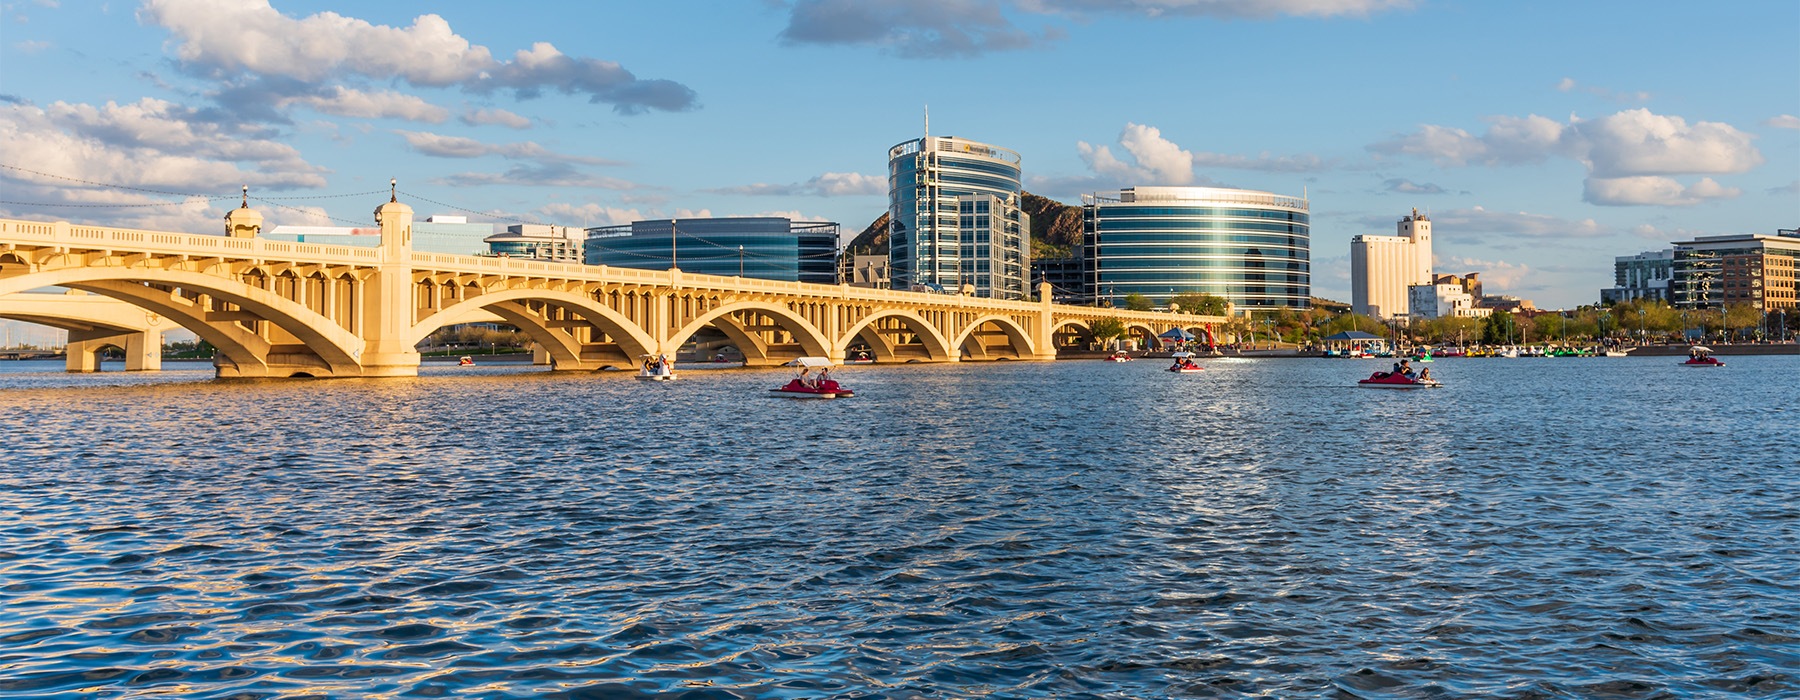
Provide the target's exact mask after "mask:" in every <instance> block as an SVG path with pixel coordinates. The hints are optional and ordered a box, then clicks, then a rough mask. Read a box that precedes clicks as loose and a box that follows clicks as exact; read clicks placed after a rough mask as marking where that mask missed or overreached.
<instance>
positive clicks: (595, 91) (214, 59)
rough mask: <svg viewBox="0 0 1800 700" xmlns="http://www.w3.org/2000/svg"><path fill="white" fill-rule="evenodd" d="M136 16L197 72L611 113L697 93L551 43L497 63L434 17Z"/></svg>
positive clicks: (155, 11) (194, 7)
mask: <svg viewBox="0 0 1800 700" xmlns="http://www.w3.org/2000/svg"><path fill="white" fill-rule="evenodd" d="M138 18H139V19H140V20H141V21H143V22H145V23H147V24H153V25H156V26H160V27H163V28H164V29H167V30H168V31H169V32H170V34H171V35H172V39H171V42H172V43H173V44H174V47H175V56H176V59H177V60H178V61H179V62H180V63H181V64H182V65H183V66H184V67H185V68H187V69H189V70H191V71H194V72H198V73H201V74H208V75H214V76H218V77H228V76H231V75H236V74H251V75H257V76H265V77H281V78H289V79H294V80H299V81H303V82H309V83H318V82H322V81H326V80H332V79H341V78H346V77H352V76H354V77H361V78H367V79H372V80H394V79H398V80H404V81H406V82H407V83H410V84H412V85H415V86H420V87H453V86H454V87H460V88H462V89H463V90H466V91H469V92H473V93H478V94H489V93H492V92H495V91H500V90H509V91H511V92H512V93H513V94H514V96H516V97H518V98H520V99H526V98H532V97H537V96H539V95H541V94H542V93H543V92H544V91H545V90H555V91H557V92H561V93H563V94H569V95H585V96H587V98H588V101H589V102H592V103H605V104H610V105H612V107H613V110H614V111H615V112H619V113H621V114H636V113H640V112H644V111H647V110H651V109H657V110H665V111H681V110H686V109H692V108H693V107H694V106H695V104H696V103H695V95H694V91H693V90H691V89H689V88H688V87H687V86H685V85H682V84H680V83H677V82H673V81H669V80H644V79H640V78H638V77H637V76H636V75H633V74H632V73H631V71H628V70H625V69H624V68H623V67H621V66H620V65H619V64H617V63H613V62H611V61H602V60H599V59H594V58H582V57H573V56H569V55H566V54H564V53H562V52H561V51H559V50H557V49H556V47H555V46H552V45H550V44H548V43H544V42H538V43H535V44H533V45H532V46H531V48H529V49H524V50H520V51H517V52H515V53H514V54H513V56H512V57H511V59H510V60H501V59H496V58H495V57H494V56H493V53H492V52H491V51H490V50H489V49H488V48H487V47H485V46H480V45H475V44H471V43H469V40H468V39H465V38H463V37H462V36H459V35H457V34H456V33H455V32H453V31H452V30H451V29H450V23H449V22H447V21H445V20H444V18H442V17H440V16H438V15H421V16H419V17H417V18H415V19H414V20H413V23H412V25H411V26H407V27H392V26H387V25H375V24H370V23H369V22H367V21H364V20H361V19H356V18H354V17H345V16H343V15H339V14H337V13H335V12H321V13H318V14H315V15H311V16H309V17H306V18H304V19H295V18H293V17H289V16H287V15H284V14H282V13H281V12H280V11H278V10H276V9H275V8H273V7H270V6H269V3H268V2H267V0H147V2H145V3H144V6H143V8H142V9H140V10H139V11H138Z"/></svg>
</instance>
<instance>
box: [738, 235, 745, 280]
mask: <svg viewBox="0 0 1800 700" xmlns="http://www.w3.org/2000/svg"><path fill="white" fill-rule="evenodd" d="M738 276H739V277H743V276H744V244H742V243H739V244H738Z"/></svg>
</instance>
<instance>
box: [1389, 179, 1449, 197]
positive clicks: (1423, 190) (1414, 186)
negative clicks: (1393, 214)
mask: <svg viewBox="0 0 1800 700" xmlns="http://www.w3.org/2000/svg"><path fill="white" fill-rule="evenodd" d="M1382 185H1383V186H1385V187H1386V188H1387V191H1389V192H1398V193H1400V194H1443V193H1444V188H1442V187H1439V186H1437V185H1434V184H1431V183H1429V182H1423V183H1420V182H1413V181H1412V180H1407V179H1404V178H1394V179H1391V180H1387V181H1385V182H1383V183H1382Z"/></svg>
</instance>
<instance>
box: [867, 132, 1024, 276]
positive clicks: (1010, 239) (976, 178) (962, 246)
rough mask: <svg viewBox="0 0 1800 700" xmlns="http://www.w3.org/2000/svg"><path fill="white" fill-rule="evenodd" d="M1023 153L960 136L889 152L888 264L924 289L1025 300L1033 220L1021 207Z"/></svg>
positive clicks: (914, 142)
mask: <svg viewBox="0 0 1800 700" xmlns="http://www.w3.org/2000/svg"><path fill="white" fill-rule="evenodd" d="M1020 174H1021V173H1020V170H1019V155H1018V154H1017V153H1014V152H1012V151H1009V150H1006V149H1004V148H997V147H994V146H990V145H988V144H984V143H977V142H975V141H968V140H965V139H959V138H955V137H947V136H938V137H926V138H922V139H914V140H912V141H907V142H904V143H901V144H899V145H897V146H894V147H893V148H891V149H888V214H889V218H888V221H889V224H888V269H889V274H890V275H891V280H892V285H893V287H894V288H895V289H913V288H918V287H921V286H923V287H929V288H936V289H941V290H945V291H957V290H959V289H962V288H963V287H964V286H965V285H966V286H968V287H970V288H972V290H973V293H974V294H975V296H981V297H990V298H995V299H1020V298H1024V297H1025V295H1026V293H1027V285H1028V284H1029V283H1030V279H1029V278H1030V275H1031V236H1030V231H1031V218H1030V216H1029V215H1027V214H1025V213H1024V212H1023V211H1021V210H1020V209H1019V204H1020V196H1021V192H1023V187H1022V186H1021V184H1020Z"/></svg>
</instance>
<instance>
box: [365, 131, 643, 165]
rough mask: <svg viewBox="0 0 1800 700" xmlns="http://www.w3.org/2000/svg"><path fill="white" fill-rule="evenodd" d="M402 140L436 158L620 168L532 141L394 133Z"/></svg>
mask: <svg viewBox="0 0 1800 700" xmlns="http://www.w3.org/2000/svg"><path fill="white" fill-rule="evenodd" d="M394 133H396V134H399V135H400V136H401V137H403V138H405V139H406V145H407V146H409V147H411V148H412V149H413V150H414V151H416V152H418V153H423V154H425V155H428V156H436V157H439V158H480V157H482V156H500V157H502V158H510V159H514V160H534V161H539V162H544V163H575V164H579V165H622V164H623V163H620V162H619V161H616V160H608V159H605V158H593V157H589V156H575V155H567V154H563V153H557V152H555V151H551V150H550V149H547V148H544V147H543V146H540V145H538V144H537V143H536V142H534V141H521V142H517V143H486V142H483V141H477V140H475V139H471V138H466V137H462V136H445V135H443V134H434V133H431V132H428V131H401V130H396V131H395V132H394Z"/></svg>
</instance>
